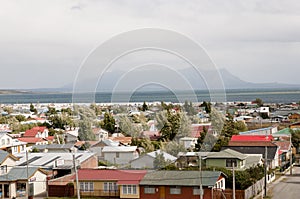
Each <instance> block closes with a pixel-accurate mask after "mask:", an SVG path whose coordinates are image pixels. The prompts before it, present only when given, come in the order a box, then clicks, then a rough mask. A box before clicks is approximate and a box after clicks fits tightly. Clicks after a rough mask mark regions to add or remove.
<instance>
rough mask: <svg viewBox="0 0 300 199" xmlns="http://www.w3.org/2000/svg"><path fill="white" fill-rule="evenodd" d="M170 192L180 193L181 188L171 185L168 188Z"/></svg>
mask: <svg viewBox="0 0 300 199" xmlns="http://www.w3.org/2000/svg"><path fill="white" fill-rule="evenodd" d="M170 194H181V188H180V187H178V186H176V187H171V188H170Z"/></svg>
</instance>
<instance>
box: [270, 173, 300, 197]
mask: <svg viewBox="0 0 300 199" xmlns="http://www.w3.org/2000/svg"><path fill="white" fill-rule="evenodd" d="M269 188H270V190H269V191H270V192H271V196H272V199H299V198H300V167H294V168H293V175H290V172H289V171H288V172H287V173H286V175H285V176H283V177H281V179H279V180H278V181H276V182H274V183H272V185H271V186H270V187H269Z"/></svg>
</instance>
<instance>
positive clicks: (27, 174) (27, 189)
mask: <svg viewBox="0 0 300 199" xmlns="http://www.w3.org/2000/svg"><path fill="white" fill-rule="evenodd" d="M25 151H26V154H25V155H26V176H27V181H26V194H25V195H26V198H28V197H29V182H28V181H29V179H28V178H29V170H28V151H27V149H26V150H25Z"/></svg>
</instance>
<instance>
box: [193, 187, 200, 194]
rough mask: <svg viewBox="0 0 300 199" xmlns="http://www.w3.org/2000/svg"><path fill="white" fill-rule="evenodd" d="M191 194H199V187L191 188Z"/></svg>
mask: <svg viewBox="0 0 300 199" xmlns="http://www.w3.org/2000/svg"><path fill="white" fill-rule="evenodd" d="M193 195H200V187H194V188H193Z"/></svg>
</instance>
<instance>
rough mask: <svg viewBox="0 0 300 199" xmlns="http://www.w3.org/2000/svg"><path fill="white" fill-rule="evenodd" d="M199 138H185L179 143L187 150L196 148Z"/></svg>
mask: <svg viewBox="0 0 300 199" xmlns="http://www.w3.org/2000/svg"><path fill="white" fill-rule="evenodd" d="M197 140H198V138H194V137H183V138H180V139H179V143H181V144H182V145H183V146H184V148H186V149H193V148H195V144H196V143H197Z"/></svg>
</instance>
